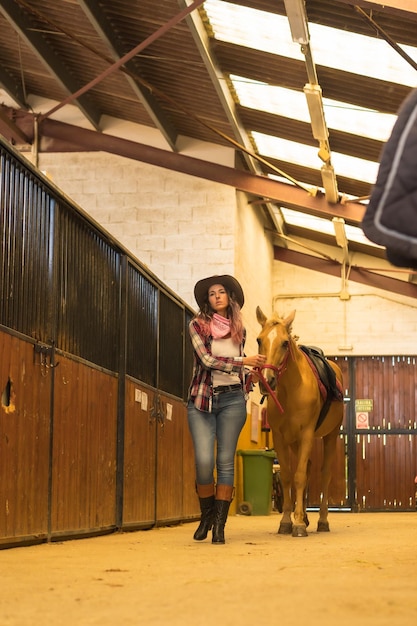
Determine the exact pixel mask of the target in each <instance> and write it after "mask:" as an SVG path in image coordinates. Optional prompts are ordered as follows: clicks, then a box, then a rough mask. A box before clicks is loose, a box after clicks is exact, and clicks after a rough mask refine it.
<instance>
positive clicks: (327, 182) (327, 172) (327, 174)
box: [320, 164, 339, 204]
mask: <svg viewBox="0 0 417 626" xmlns="http://www.w3.org/2000/svg"><path fill="white" fill-rule="evenodd" d="M320 171H321V180H322V181H323V187H324V191H325V192H326V200H327V202H330V203H331V204H337V202H338V201H339V192H338V190H337V181H336V174H335V172H334V168H333V165H327V164H326V165H323V166H322V167H321V170H320Z"/></svg>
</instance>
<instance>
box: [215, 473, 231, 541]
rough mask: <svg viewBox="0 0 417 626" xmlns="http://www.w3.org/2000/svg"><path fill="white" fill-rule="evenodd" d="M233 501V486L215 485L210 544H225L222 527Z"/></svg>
mask: <svg viewBox="0 0 417 626" xmlns="http://www.w3.org/2000/svg"><path fill="white" fill-rule="evenodd" d="M232 499H233V486H231V485H217V490H216V499H215V501H214V517H213V539H212V543H225V539H224V527H225V525H226V520H227V516H228V514H229V507H230V503H231V501H232Z"/></svg>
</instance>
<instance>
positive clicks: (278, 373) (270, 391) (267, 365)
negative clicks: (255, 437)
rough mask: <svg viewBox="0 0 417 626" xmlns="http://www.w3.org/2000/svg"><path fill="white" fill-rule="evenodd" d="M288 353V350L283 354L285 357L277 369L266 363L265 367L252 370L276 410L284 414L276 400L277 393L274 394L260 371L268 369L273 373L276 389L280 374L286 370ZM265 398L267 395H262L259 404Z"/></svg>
mask: <svg viewBox="0 0 417 626" xmlns="http://www.w3.org/2000/svg"><path fill="white" fill-rule="evenodd" d="M289 353H290V350H289V349H288V350H287V352H286V353H285V357H284V359H283V361H282V363H281V365H280V366H279V367H277V366H276V365H270V364H269V363H266V364H265V365H262V366H261V367H255V368H254V369H255V371H256V373H257V374H258V376H259V379H260V381H261V382H262V385H263V386H264V387H265V389H266V390H267V391H268V394H269V395H270V396H271V398H272V399H273V401H274V402H275V404H276V406H277V408H278V410H279V411H281V413H284V409H283V408H282V405H281V403H280V401H279V400H278V397H277V393H276V391H274V390H273V389H272V387H271V385H270V384H269V383H268V381H267V380H266V378H265V376H264V375H263V374H262V370H266V369H268V370H272V371H273V372H274V373H275V379H276V387H278V382H279V379H280V378H281V376H282V374H283V373H284V372H285V370H286V369H287V361H288V355H289ZM266 396H267V394H264V395H263V396H262V400H261V404H262V403H263V402H264V400H265V398H266Z"/></svg>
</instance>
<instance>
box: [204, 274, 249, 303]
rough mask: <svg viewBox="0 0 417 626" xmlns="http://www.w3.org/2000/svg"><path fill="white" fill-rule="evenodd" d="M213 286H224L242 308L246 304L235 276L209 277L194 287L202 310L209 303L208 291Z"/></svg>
mask: <svg viewBox="0 0 417 626" xmlns="http://www.w3.org/2000/svg"><path fill="white" fill-rule="evenodd" d="M212 285H223V287H225V288H226V289H227V291H228V292H229V293H230V294H232V295H233V296H234V298H235V300H236V302H237V303H238V304H239V306H240V308H242V307H243V304H244V302H245V296H244V295H243V289H242V287H241V286H240V284H239V283H238V281H237V280H236V278H233V276H229V275H228V274H225V275H223V276H209V278H202V279H201V280H199V281H198V282H197V283H196V284H195V287H194V297H195V299H196V302H197V304H198V306H199V307H200V309H202V308H203V306H204V305H205V304H206V303H207V302H208V297H207V294H208V290H209V289H210V287H211V286H212Z"/></svg>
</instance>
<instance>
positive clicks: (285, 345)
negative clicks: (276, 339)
mask: <svg viewBox="0 0 417 626" xmlns="http://www.w3.org/2000/svg"><path fill="white" fill-rule="evenodd" d="M289 345H290V342H289V341H283V342H282V347H283V348H285V349H287V348H288V346H289Z"/></svg>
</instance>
